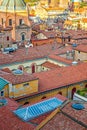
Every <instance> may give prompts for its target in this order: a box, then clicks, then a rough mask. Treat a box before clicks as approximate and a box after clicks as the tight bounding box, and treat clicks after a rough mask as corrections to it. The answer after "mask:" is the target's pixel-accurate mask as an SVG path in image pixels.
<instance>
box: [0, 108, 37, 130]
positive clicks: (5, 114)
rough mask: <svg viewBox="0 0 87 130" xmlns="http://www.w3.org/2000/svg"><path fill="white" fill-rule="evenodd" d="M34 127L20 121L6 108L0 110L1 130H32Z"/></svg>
mask: <svg viewBox="0 0 87 130" xmlns="http://www.w3.org/2000/svg"><path fill="white" fill-rule="evenodd" d="M34 128H35V127H34V126H33V125H31V124H29V123H25V122H23V121H21V120H20V119H19V118H17V117H16V116H15V115H14V114H13V112H12V111H11V110H10V109H8V108H7V107H6V106H4V107H1V108H0V129H1V130H34Z"/></svg>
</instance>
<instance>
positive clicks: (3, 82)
mask: <svg viewBox="0 0 87 130" xmlns="http://www.w3.org/2000/svg"><path fill="white" fill-rule="evenodd" d="M7 84H9V82H8V81H7V80H5V79H4V78H2V77H0V91H1V90H2V89H3V88H4V87H5V86H6V85H7Z"/></svg>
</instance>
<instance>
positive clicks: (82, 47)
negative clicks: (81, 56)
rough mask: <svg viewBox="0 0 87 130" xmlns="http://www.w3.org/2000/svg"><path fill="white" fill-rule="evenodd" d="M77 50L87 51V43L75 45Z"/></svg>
mask: <svg viewBox="0 0 87 130" xmlns="http://www.w3.org/2000/svg"><path fill="white" fill-rule="evenodd" d="M75 50H77V51H81V52H85V53H87V44H86V45H82V44H81V45H78V46H77V47H75Z"/></svg>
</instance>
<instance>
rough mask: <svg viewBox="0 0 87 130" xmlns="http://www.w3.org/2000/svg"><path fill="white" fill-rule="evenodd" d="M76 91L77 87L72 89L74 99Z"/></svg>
mask: <svg viewBox="0 0 87 130" xmlns="http://www.w3.org/2000/svg"><path fill="white" fill-rule="evenodd" d="M75 92H76V88H73V89H72V97H71V98H72V99H73V95H74V93H75Z"/></svg>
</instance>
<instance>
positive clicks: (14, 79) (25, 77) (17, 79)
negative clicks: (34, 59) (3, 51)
mask: <svg viewBox="0 0 87 130" xmlns="http://www.w3.org/2000/svg"><path fill="white" fill-rule="evenodd" d="M0 76H1V77H3V78H4V79H6V80H8V81H9V82H10V83H12V84H19V83H24V82H28V81H32V80H36V79H37V78H36V77H35V76H33V75H31V74H28V73H23V74H21V75H14V74H12V73H6V72H3V71H0Z"/></svg>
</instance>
